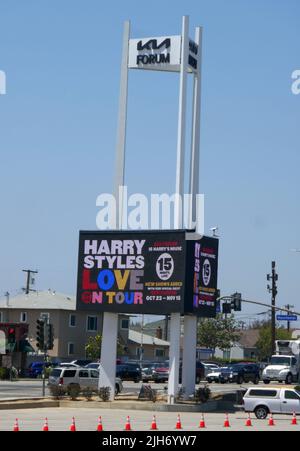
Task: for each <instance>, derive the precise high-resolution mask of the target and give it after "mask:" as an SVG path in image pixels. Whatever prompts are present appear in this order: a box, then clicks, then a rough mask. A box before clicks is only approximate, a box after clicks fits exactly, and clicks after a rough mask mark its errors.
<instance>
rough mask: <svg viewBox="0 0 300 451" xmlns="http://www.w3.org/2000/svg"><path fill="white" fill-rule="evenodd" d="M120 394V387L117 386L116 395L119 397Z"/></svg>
mask: <svg viewBox="0 0 300 451" xmlns="http://www.w3.org/2000/svg"><path fill="white" fill-rule="evenodd" d="M119 393H120V388H119V386H118V385H116V388H115V395H116V396H117V395H118V394H119Z"/></svg>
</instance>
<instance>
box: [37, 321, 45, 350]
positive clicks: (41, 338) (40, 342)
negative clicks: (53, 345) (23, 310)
mask: <svg viewBox="0 0 300 451" xmlns="http://www.w3.org/2000/svg"><path fill="white" fill-rule="evenodd" d="M44 327H45V322H44V321H43V320H41V319H38V320H37V321H36V346H37V347H38V348H39V350H40V351H43V350H44V347H45V333H44Z"/></svg>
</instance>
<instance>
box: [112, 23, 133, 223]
mask: <svg viewBox="0 0 300 451" xmlns="http://www.w3.org/2000/svg"><path fill="white" fill-rule="evenodd" d="M129 39H130V22H129V21H127V22H125V23H124V33H123V53H122V64H121V82H120V100H119V117H118V130H117V145H116V162H115V181H114V195H115V200H116V229H122V223H123V208H124V205H123V204H124V199H123V186H124V174H125V147H126V123H127V100H128V55H129Z"/></svg>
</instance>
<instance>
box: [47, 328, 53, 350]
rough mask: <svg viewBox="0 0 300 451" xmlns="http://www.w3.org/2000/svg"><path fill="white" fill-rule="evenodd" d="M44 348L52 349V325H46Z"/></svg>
mask: <svg viewBox="0 0 300 451" xmlns="http://www.w3.org/2000/svg"><path fill="white" fill-rule="evenodd" d="M46 347H47V349H53V347H54V327H53V324H47V325H46Z"/></svg>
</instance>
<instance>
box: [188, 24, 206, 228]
mask: <svg viewBox="0 0 300 451" xmlns="http://www.w3.org/2000/svg"><path fill="white" fill-rule="evenodd" d="M202 34H203V33H202V27H197V28H196V33H195V43H196V44H197V45H198V66H197V73H195V74H194V93H193V118H192V141H191V142H192V148H191V162H190V190H189V191H190V194H191V198H190V211H189V222H190V223H189V228H192V227H193V223H194V222H196V232H197V231H198V230H197V228H198V227H199V222H200V221H198V218H197V217H196V195H197V194H198V192H199V170H200V168H199V165H200V115H201V79H202V75H201V73H202Z"/></svg>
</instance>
